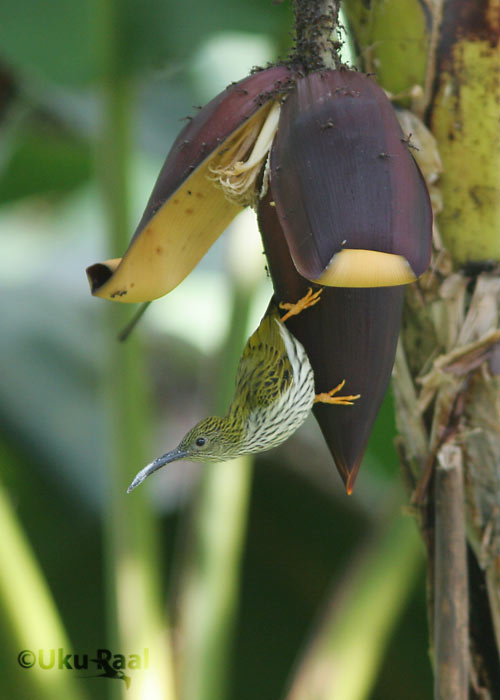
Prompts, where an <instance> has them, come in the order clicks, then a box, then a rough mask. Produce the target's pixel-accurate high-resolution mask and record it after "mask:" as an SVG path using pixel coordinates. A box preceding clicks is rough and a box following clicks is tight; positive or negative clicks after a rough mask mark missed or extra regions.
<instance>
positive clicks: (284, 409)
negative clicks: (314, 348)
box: [128, 304, 315, 491]
mask: <svg viewBox="0 0 500 700" xmlns="http://www.w3.org/2000/svg"><path fill="white" fill-rule="evenodd" d="M314 398H315V392H314V376H313V371H312V368H311V365H310V362H309V359H308V357H307V355H306V352H305V350H304V348H303V346H302V345H301V343H299V341H298V340H297V339H296V338H294V336H293V335H292V334H291V333H290V331H288V329H287V328H286V326H285V324H284V323H282V321H281V320H280V316H279V313H278V310H277V308H276V306H275V305H274V304H271V306H270V307H269V309H268V311H267V313H266V315H265V316H264V318H263V319H262V321H261V323H260V325H259V327H258V328H257V330H256V331H255V332H254V333H253V335H252V336H251V337H250V338H249V339H248V341H247V344H246V346H245V348H244V350H243V354H242V356H241V359H240V362H239V365H238V371H237V375H236V388H235V393H234V398H233V401H232V403H231V405H230V407H229V409H228V412H227V414H226V415H225V416H224V417H222V418H219V417H217V416H211V417H209V418H205V419H204V420H202V421H201V422H200V423H198V424H197V425H196V426H195V427H194V428H192V429H191V430H190V431H189V432H188V433H187V434H186V436H185V437H184V438H183V439H182V440H181V442H180V443H179V445H178V447H176V448H175V450H172V451H171V452H168V453H167V454H165V455H163V456H162V457H160V458H158V459H157V460H155V461H154V462H152V463H151V464H149V465H148V466H147V467H145V468H144V469H143V470H142V471H141V472H139V474H138V475H137V476H136V478H135V479H134V481H133V482H132V484H131V485H130V487H129V489H128V490H129V491H131V490H132V489H133V488H135V487H136V486H138V485H139V484H140V483H141V482H142V481H143V480H144V479H145V478H146V477H147V476H149V474H151V473H152V472H153V471H156V470H157V469H159V468H160V467H162V466H163V465H164V464H167V463H169V462H173V461H176V460H179V459H189V460H192V461H203V462H205V461H222V460H226V459H232V458H233V457H237V456H238V455H242V454H249V453H253V452H262V451H264V450H268V449H271V448H272V447H276V446H277V445H279V444H280V443H282V442H283V441H284V440H286V439H287V438H288V437H290V435H292V433H294V432H295V431H296V430H297V428H298V427H299V426H300V425H302V423H303V422H304V421H305V419H306V418H307V416H308V414H309V411H310V410H311V407H312V405H313V403H314Z"/></svg>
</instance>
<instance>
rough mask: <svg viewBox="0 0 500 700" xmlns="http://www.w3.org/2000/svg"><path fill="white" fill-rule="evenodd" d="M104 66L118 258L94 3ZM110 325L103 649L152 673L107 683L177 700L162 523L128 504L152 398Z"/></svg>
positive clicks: (141, 501) (118, 186)
mask: <svg viewBox="0 0 500 700" xmlns="http://www.w3.org/2000/svg"><path fill="white" fill-rule="evenodd" d="M99 8H100V20H101V25H100V30H101V48H102V59H103V63H102V66H103V70H102V76H103V85H102V88H103V89H102V98H103V100H102V104H103V119H102V132H101V143H100V152H99V153H100V159H99V163H98V164H99V175H100V184H101V189H102V196H103V200H104V205H105V213H106V217H107V223H108V247H109V250H110V251H116V250H123V249H125V248H126V247H127V244H128V240H129V238H130V232H131V228H130V217H129V210H128V202H129V177H128V176H129V169H130V153H131V134H130V119H129V118H130V113H131V105H132V95H131V93H132V90H131V85H130V81H129V78H128V76H127V75H125V74H124V72H123V70H122V65H123V63H124V61H123V58H124V57H125V55H126V54H125V50H126V47H124V46H123V45H122V42H123V35H122V34H121V32H120V29H121V3H120V2H118V0H107V2H104V3H102V4H99ZM106 311H107V317H106V343H107V370H106V382H105V387H104V388H105V392H106V397H105V400H106V403H107V409H108V416H109V425H108V428H109V436H110V440H109V446H110V447H109V459H108V462H107V463H106V464H105V465H103V468H105V469H106V474H107V477H108V490H107V494H106V499H105V503H106V505H105V513H104V537H105V560H106V564H107V570H106V581H107V611H108V615H109V617H108V624H109V637H110V640H109V644H110V645H112V646H111V647H110V648H112V649H115V650H116V653H122V654H127V653H136V654H140V655H143V654H144V649H148V650H149V652H148V653H149V668H148V669H147V670H144V671H141V672H139V671H135V672H133V671H132V672H131V674H130V675H131V677H132V683H131V687H130V690H128V691H127V690H126V688H125V683H123V684H120V686H122V687H121V688H117V687H116V686H118V683H114V684H113V691H114V692H115V693H118V692H119V691H120V690H121V691H122V693H123V697H127V698H129V699H131V698H134V697H136V698H139V697H141V698H144V697H148V698H156V697H158V698H162V700H163V699H166V700H170V699H171V698H174V697H175V695H174V689H173V680H172V678H173V676H172V665H171V655H170V648H169V645H168V634H167V622H166V619H165V611H164V605H163V600H162V594H161V584H160V580H159V571H160V569H161V566H160V557H159V542H158V524H157V521H156V519H155V517H154V516H153V513H152V511H151V508H150V506H149V504H148V502H147V492H146V490H144V491H142V492H141V491H139V492H137V493H134V495H133V497H131V496H127V494H126V488H127V485H128V483H129V482H130V479H131V477H132V476H133V475H134V474H135V473H136V472H137V469H138V468H139V467H141V465H143V464H144V463H145V461H146V449H145V446H146V442H147V440H148V437H149V425H150V416H149V410H148V404H149V397H150V390H149V385H148V380H147V377H146V373H145V371H144V364H143V354H142V349H141V346H140V339H139V336H138V334H134V336H133V337H131V338H130V339H129V340H128V342H127V343H121V344H119V343H118V342H117V336H118V334H119V332H120V331H121V330H122V328H123V327H124V326H125V325H126V323H127V322H128V321H129V320H130V316H131V311H130V308H129V307H128V306H127V305H121V304H116V305H115V304H113V305H110V306H109V308H108V309H106Z"/></svg>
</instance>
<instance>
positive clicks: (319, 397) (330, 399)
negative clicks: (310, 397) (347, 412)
mask: <svg viewBox="0 0 500 700" xmlns="http://www.w3.org/2000/svg"><path fill="white" fill-rule="evenodd" d="M344 384H345V379H344V380H343V381H341V382H340V384H338V385H337V386H336V387H335V389H332V390H331V391H325V392H323V393H322V394H316V398H315V399H314V403H332V404H338V405H340V406H352V404H353V403H354V401H356V399H359V397H360V396H361V394H351V395H350V396H334V394H336V393H337V392H338V391H340V390H341V389H342V387H343V386H344Z"/></svg>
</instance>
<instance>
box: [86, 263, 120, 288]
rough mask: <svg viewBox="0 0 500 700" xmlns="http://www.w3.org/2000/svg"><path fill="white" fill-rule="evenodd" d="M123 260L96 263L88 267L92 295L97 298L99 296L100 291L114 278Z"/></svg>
mask: <svg viewBox="0 0 500 700" xmlns="http://www.w3.org/2000/svg"><path fill="white" fill-rule="evenodd" d="M121 260H122V259H121V258H113V259H112V260H105V261H104V262H102V263H95V264H94V265H90V266H89V267H87V269H86V273H87V279H88V281H89V285H90V291H91V292H92V294H94V295H95V296H98V295H99V289H100V288H101V287H102V286H103V285H104V284H106V282H107V281H108V280H109V278H110V277H112V275H113V273H114V271H115V270H116V268H117V267H118V265H119V264H120V263H121Z"/></svg>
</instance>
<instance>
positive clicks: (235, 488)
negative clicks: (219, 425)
mask: <svg viewBox="0 0 500 700" xmlns="http://www.w3.org/2000/svg"><path fill="white" fill-rule="evenodd" d="M250 298H251V294H250V290H249V289H248V287H247V286H246V285H241V284H239V283H238V282H237V281H236V278H235V280H234V281H233V306H232V314H231V322H230V325H229V329H230V331H229V334H228V338H227V341H226V345H225V348H224V351H223V355H222V358H221V364H220V370H219V378H218V382H217V386H218V396H217V399H216V409H217V411H218V412H219V413H220V414H221V415H223V414H224V413H225V412H226V410H227V407H228V405H229V402H230V400H231V398H232V395H233V391H234V377H235V374H236V368H237V364H238V360H239V357H240V354H241V351H242V348H243V346H244V343H245V341H246V337H247V326H248V315H249V307H250ZM251 473H252V459H251V458H249V457H240V458H238V459H235V460H231V461H229V462H222V463H220V464H207V465H205V466H204V468H203V475H202V479H201V484H200V487H199V491H198V494H197V498H196V502H195V511H194V522H193V534H192V539H191V542H190V543H189V544H188V555H187V562H186V568H185V572H184V578H183V581H182V591H183V593H182V597H181V601H180V621H181V625H180V626H181V633H182V637H183V653H182V659H181V667H180V688H181V698H182V699H183V700H223V699H224V698H225V697H227V683H228V671H229V668H230V663H231V642H232V633H233V628H234V622H235V614H236V606H237V593H238V582H239V568H240V560H241V552H242V547H243V539H244V534H245V528H246V522H247V505H248V499H249V493H250V485H251Z"/></svg>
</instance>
